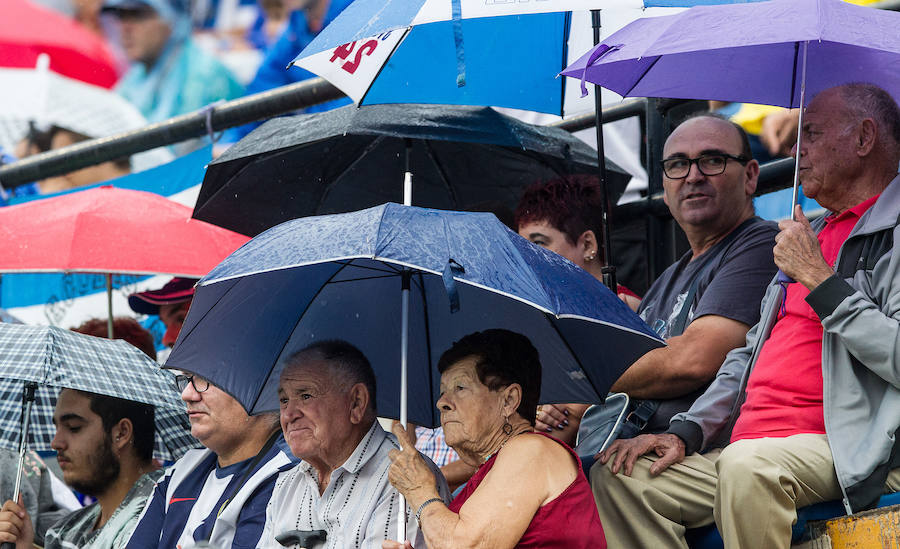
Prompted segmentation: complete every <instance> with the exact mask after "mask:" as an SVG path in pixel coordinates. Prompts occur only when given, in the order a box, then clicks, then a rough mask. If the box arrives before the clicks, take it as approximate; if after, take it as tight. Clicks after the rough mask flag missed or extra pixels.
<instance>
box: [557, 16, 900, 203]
mask: <svg viewBox="0 0 900 549" xmlns="http://www.w3.org/2000/svg"><path fill="white" fill-rule="evenodd" d="M898 31H900V13H896V12H891V11H886V10H878V9H873V8H870V7H862V6H855V5H852V4H848V3H845V2H842V1H841V0H773V1H771V2H759V3H752V4H734V5H719V6H698V7H694V8H691V9H689V10H686V11H684V12H681V13H679V14H677V15H669V16H664V17H652V18H645V19H638V20H637V21H634V22H633V23H631V24H629V25H626V26H625V27H623V28H622V29H621V30H620V31H618V32H616V33H614V34H612V35H610V36H609V37H608V38H607V39H606V40H604V41H603V42H601V43H600V44H598V45H597V46H595V47H594V48H592V49H591V50H590V51H589V52H588V53H586V54H585V55H583V56H582V57H581V58H579V59H578V61H576V62H575V63H573V64H572V65H570V66H569V67H567V68H566V69H565V70H564V71H562V73H560V74H563V75H565V76H571V77H575V78H580V79H581V80H582V83H581V85H582V90H583V91H584V82H585V81H588V82H592V83H594V84H598V85H600V86H603V87H605V88H609V89H611V90H613V91H615V92H617V93H619V94H620V95H622V96H626V97H628V96H637V97H671V98H681V99H718V100H722V101H738V102H750V103H764V104H768V105H779V106H782V107H805V106H806V98H805V97H804V96H805V92H806V91H807V90H808V91H809V92H810V93H811V94H815V93H818V92H820V91H822V90H824V89H827V88H830V87H833V86H837V85H840V84H848V83H851V82H868V83H872V84H875V85H877V86H880V87H881V88H884V89H885V90H887V91H888V92H889V93H890V94H891V95H893V96H894V97H895V98H897V97H900V32H898ZM802 112H803V111H802V109H801V117H802ZM801 124H802V118H801ZM800 133H802V132H798V138H797V141H798V143H797V145H798V148H799V145H800V143H799V141H800V136H799V134H800ZM797 184H798V178H797V173H796V171H795V173H794V197H793V200H792V204H791V213H792V215H793V210H794V204H796V202H797Z"/></svg>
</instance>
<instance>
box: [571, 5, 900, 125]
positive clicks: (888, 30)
mask: <svg viewBox="0 0 900 549" xmlns="http://www.w3.org/2000/svg"><path fill="white" fill-rule="evenodd" d="M897 29H900V13H896V12H892V11H887V10H878V9H873V8H871V7H863V6H855V5H852V4H848V3H846V2H842V1H841V0H772V1H770V2H760V3H753V4H745V5H733V6H704V7H695V8H691V9H689V10H686V11H684V12H682V13H679V14H677V15H670V16H665V17H653V18H646V19H639V20H637V21H634V22H633V23H631V24H629V25H627V26H626V27H624V28H622V29H621V30H620V31H618V32H616V33H614V34H612V35H611V36H609V37H608V38H607V39H606V40H604V41H603V42H601V43H600V44H599V45H598V46H596V47H595V48H593V49H591V51H589V52H588V53H586V54H585V55H583V56H582V57H581V58H579V59H578V61H576V62H575V63H573V64H572V65H571V66H569V67H567V68H566V69H565V70H564V71H563V72H562V74H563V75H565V76H571V77H575V78H582V79H584V80H587V81H589V82H593V83H595V84H599V85H601V86H603V87H606V88H609V89H611V90H613V91H615V92H617V93H619V94H621V95H623V96H640V97H671V98H684V99H718V100H722V101H742V102H753V103H764V104H768V105H779V106H782V107H799V106H801V105H800V92H801V88H802V86H801V84H802V82H803V70H802V68H803V56H802V53H803V48H802V47H801V46H803V45H804V44H805V45H806V46H807V62H806V92H807V94H809V96H811V95H813V94H815V93H817V92H819V91H822V90H824V89H826V88H830V87H832V86H837V85H840V84H847V83H851V82H869V83H872V84H876V85H878V86H880V87H882V88H884V89H885V90H887V91H888V92H889V93H891V94H892V95H893V96H894V97H900V33H898V32H897Z"/></svg>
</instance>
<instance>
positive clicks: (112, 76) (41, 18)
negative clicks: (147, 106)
mask: <svg viewBox="0 0 900 549" xmlns="http://www.w3.org/2000/svg"><path fill="white" fill-rule="evenodd" d="M42 53H45V54H47V55H49V56H50V68H51V69H52V70H53V71H55V72H58V73H60V74H63V75H65V76H68V77H70V78H74V79H76V80H81V81H84V82H89V83H91V84H95V85H97V86H102V87H104V88H111V87H113V85H114V84H115V83H116V80H118V78H119V74H118V70H117V69H116V62H115V57H114V56H113V54H112V51H111V50H110V48H109V46H108V45H107V44H106V42H104V41H103V39H102V38H100V37H99V36H97V35H96V34H94V33H92V32H91V31H89V30H88V29H86V28H84V27H83V26H81V25H80V24H78V23H76V22H75V21H73V20H72V19H70V18H68V17H66V16H64V15H62V14H61V13H58V12H55V11H53V10H51V9H47V8H45V7H43V6H39V5H36V4H33V3H32V2H29V1H28V0H4V2H3V17H0V66H2V67H26V68H31V67H34V65H35V62H36V61H37V58H38V56H39V55H41V54H42Z"/></svg>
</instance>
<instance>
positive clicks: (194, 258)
mask: <svg viewBox="0 0 900 549" xmlns="http://www.w3.org/2000/svg"><path fill="white" fill-rule="evenodd" d="M190 216H191V209H190V208H188V207H187V206H183V205H181V204H178V203H177V202H173V201H171V200H169V199H167V198H164V197H162V196H159V195H156V194H153V193H148V192H143V191H132V190H127V189H118V188H115V187H109V186H104V187H97V188H93V189H89V190H85V191H79V192H75V193H71V194H65V195H61V196H57V197H54V198H47V199H44V200H35V201H33V202H27V203H25V204H19V205H16V206H9V207H6V208H2V209H0V238H2V239H3V240H4V241H5V242H6V243H7V246H4V247H3V249H2V250H0V272H6V273H10V272H59V271H67V272H72V271H77V272H93V273H108V274H109V273H113V274H171V275H175V276H184V277H194V278H199V277H201V276H203V275H204V274H206V273H207V272H208V271H209V270H210V269H212V268H213V267H214V266H215V265H216V264H217V263H218V262H219V261H221V260H222V258H223V257H225V256H227V255H228V254H229V253H231V252H233V251H234V250H235V249H236V248H237V247H238V246H240V245H241V244H243V243H244V242H246V241H247V240H248V239H247V237H245V236H242V235H239V234H237V233H234V232H231V231H228V230H226V229H222V228H220V227H216V226H213V225H210V224H208V223H204V222H202V221H197V220H195V219H191V217H190Z"/></svg>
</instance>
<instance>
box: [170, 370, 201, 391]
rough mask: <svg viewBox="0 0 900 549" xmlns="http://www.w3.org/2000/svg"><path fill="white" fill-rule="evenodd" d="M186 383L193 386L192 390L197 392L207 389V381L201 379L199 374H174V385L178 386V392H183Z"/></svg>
mask: <svg viewBox="0 0 900 549" xmlns="http://www.w3.org/2000/svg"><path fill="white" fill-rule="evenodd" d="M188 383H190V384H191V385H193V386H194V390H195V391H197V392H198V393H202V392H204V391H206V390H207V389H209V381H208V380H206V379H203V378H202V377H199V376H186V375H183V374H179V375H177V376H175V387H177V388H178V392H179V393H181V392H184V390H185V389H187V386H188Z"/></svg>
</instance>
